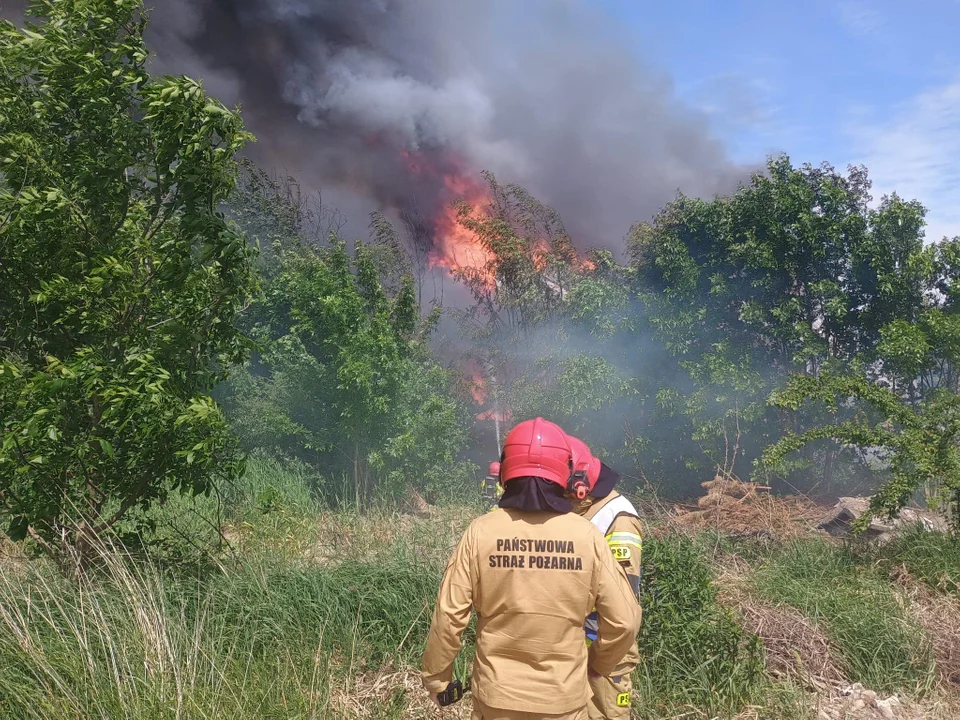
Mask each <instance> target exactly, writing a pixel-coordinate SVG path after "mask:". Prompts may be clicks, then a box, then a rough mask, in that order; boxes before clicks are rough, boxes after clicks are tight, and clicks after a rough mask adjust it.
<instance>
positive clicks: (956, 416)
mask: <svg viewBox="0 0 960 720" xmlns="http://www.w3.org/2000/svg"><path fill="white" fill-rule="evenodd" d="M807 401H811V402H817V401H819V402H820V403H822V404H825V405H826V407H827V409H828V411H829V413H830V414H831V415H836V414H838V411H839V409H840V407H841V405H844V406H847V408H849V407H851V406H852V407H853V408H855V411H854V412H852V413H851V412H849V410H848V411H847V412H846V413H844V414H845V415H847V416H848V419H845V420H842V421H839V422H835V423H829V422H828V423H824V424H821V425H815V426H813V427H810V428H808V429H806V430H804V431H803V432H799V433H795V432H788V433H787V434H786V435H785V436H784V437H783V438H781V439H780V440H779V441H778V442H777V443H775V444H774V445H772V446H771V447H769V448H768V449H767V450H766V451H765V453H764V455H763V461H764V462H765V464H766V465H767V466H768V467H773V468H776V467H777V466H778V465H779V464H781V463H782V462H783V460H784V458H785V457H786V456H787V454H788V453H790V452H793V451H795V450H799V449H800V448H802V447H803V446H804V445H806V444H807V443H810V442H813V441H815V440H820V439H823V438H830V439H833V440H836V441H837V442H840V443H845V444H848V445H853V446H857V447H861V448H867V449H869V450H870V451H871V452H872V454H873V455H874V457H875V459H876V461H877V462H879V463H883V465H884V466H886V467H887V468H889V472H890V475H891V478H890V479H889V480H888V481H887V482H885V483H883V484H882V485H881V486H880V487H879V488H878V490H877V492H876V493H875V494H874V495H873V497H872V498H871V502H870V510H871V512H870V514H868V515H864V516H862V517H861V518H860V521H859V529H861V530H863V529H865V528H866V526H867V525H868V524H869V522H870V519H871V517H874V516H886V517H895V516H896V514H897V513H898V512H899V511H900V509H901V508H902V507H903V506H904V505H906V504H907V503H908V502H909V501H910V500H911V499H913V498H914V497H915V496H916V494H917V492H918V491H920V490H923V491H925V492H926V494H927V499H928V500H929V501H932V504H933V505H934V506H935V507H940V508H941V509H943V510H945V511H946V513H947V515H948V517H950V519H951V520H952V522H953V525H954V528H955V529H960V396H958V395H957V394H956V393H953V392H950V391H948V390H943V389H938V390H936V391H934V392H931V393H929V394H927V396H926V397H924V398H923V399H922V400H920V401H918V402H915V403H907V402H905V401H904V398H903V397H902V395H900V394H898V393H896V392H894V391H893V390H890V389H889V388H886V387H882V386H881V385H878V384H876V383H872V382H870V381H869V380H866V379H864V378H862V377H856V376H852V377H851V376H847V377H844V376H833V375H830V374H824V375H821V376H820V377H817V378H814V377H805V376H795V377H794V378H792V379H791V380H790V382H788V383H787V385H786V387H785V388H784V389H783V390H780V391H778V392H776V393H774V395H773V396H772V398H771V403H772V404H773V405H775V406H777V407H781V408H788V409H790V410H794V411H796V410H798V409H799V408H800V407H801V406H802V405H803V404H804V403H805V402H807Z"/></svg>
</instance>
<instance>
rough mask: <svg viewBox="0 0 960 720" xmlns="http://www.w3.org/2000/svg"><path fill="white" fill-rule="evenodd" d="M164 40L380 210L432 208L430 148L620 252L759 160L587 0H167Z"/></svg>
mask: <svg viewBox="0 0 960 720" xmlns="http://www.w3.org/2000/svg"><path fill="white" fill-rule="evenodd" d="M149 42H150V44H151V47H152V50H153V51H155V52H156V54H157V58H158V60H157V62H158V67H159V68H160V69H162V70H164V71H168V72H176V73H181V72H183V73H188V74H193V75H199V76H201V77H204V78H205V79H206V82H207V86H208V88H209V89H210V90H211V91H213V92H214V93H216V94H218V95H219V96H221V97H222V98H223V99H225V100H226V101H228V102H233V101H236V102H240V103H242V106H243V109H244V113H245V116H246V118H247V121H248V124H249V126H250V127H251V129H252V130H253V132H254V133H256V135H257V136H258V143H257V146H256V148H255V149H254V150H253V153H254V154H255V157H256V158H257V159H258V160H259V161H260V162H261V163H262V164H265V165H267V166H274V167H281V168H283V169H285V170H286V171H288V172H290V173H292V174H294V175H297V176H298V177H300V178H301V179H302V180H303V181H304V182H305V183H306V184H307V185H308V186H313V187H323V188H324V189H325V190H339V193H340V197H341V198H344V200H345V201H346V202H349V200H348V199H346V198H348V197H349V196H353V197H354V198H355V199H356V198H359V199H360V205H364V204H365V202H364V201H368V202H366V204H367V205H368V206H369V207H370V208H374V209H381V208H401V209H402V208H404V207H406V206H409V205H410V204H416V205H417V206H419V208H420V209H421V210H425V212H426V213H427V215H429V214H430V213H431V212H432V210H433V208H431V207H430V205H431V203H433V202H435V200H436V196H437V187H436V185H435V183H434V184H433V185H431V183H430V182H427V181H425V180H424V178H423V177H422V176H421V177H412V176H411V172H410V169H409V163H408V162H407V160H406V159H405V156H404V152H405V151H406V152H414V153H420V154H422V155H423V156H425V158H426V160H427V161H428V162H431V163H434V164H436V165H437V166H442V165H443V163H444V162H448V161H450V160H455V161H458V162H457V167H461V166H463V165H464V164H465V165H466V166H467V167H469V168H471V170H472V171H478V170H480V169H488V170H491V171H493V172H494V173H495V174H496V175H497V176H498V178H499V179H501V180H502V181H506V182H516V183H519V184H522V185H524V186H526V187H527V188H528V189H529V190H531V191H532V192H533V193H534V194H535V195H537V196H539V197H540V198H541V199H542V200H543V201H545V202H546V203H548V204H550V205H552V206H554V207H556V208H557V209H558V210H559V211H560V214H561V216H562V217H563V218H564V220H565V222H566V224H567V227H568V229H569V230H570V231H571V234H572V235H573V237H574V240H575V241H576V242H577V243H578V244H579V245H581V246H589V245H601V246H606V247H609V248H613V249H615V250H619V249H620V248H621V247H622V243H621V239H622V237H623V235H624V233H625V232H626V231H627V229H628V228H629V226H630V224H631V223H632V222H634V221H636V220H641V219H647V218H648V217H649V216H650V215H651V214H653V213H654V212H655V211H656V210H657V208H658V207H660V206H661V205H662V204H663V203H664V202H665V201H667V200H669V199H670V198H671V197H673V195H674V194H675V193H676V191H677V190H678V189H681V190H683V191H684V192H686V193H688V194H692V195H701V196H703V195H707V196H709V195H712V194H714V193H715V192H720V191H725V190H729V189H731V188H732V187H733V186H734V184H735V182H736V178H738V177H741V176H742V175H743V172H742V170H741V169H739V168H737V167H735V166H734V165H733V164H732V163H731V162H730V161H729V159H728V157H727V155H726V154H725V152H724V148H723V147H722V145H721V144H720V143H719V142H718V141H717V140H716V139H715V138H714V137H713V136H712V135H711V133H710V130H709V128H708V127H707V125H706V122H705V119H704V118H703V117H701V116H699V115H698V114H697V113H695V112H693V111H691V110H689V109H687V108H685V107H684V106H683V105H682V104H681V103H679V102H678V101H677V100H676V98H675V96H674V94H673V89H672V87H671V84H670V82H669V80H668V79H667V78H665V77H663V76H661V75H659V74H657V73H656V72H654V71H653V70H651V69H650V68H649V67H647V66H645V65H644V64H643V63H642V62H641V59H640V58H639V57H638V54H637V52H636V51H635V48H634V47H633V45H632V42H634V40H632V39H631V38H630V37H628V36H626V35H625V34H622V33H620V32H619V31H618V30H617V28H616V26H615V24H614V22H613V20H612V19H611V18H609V17H607V16H605V15H604V14H603V12H602V11H601V10H599V9H596V8H591V7H589V6H588V4H587V3H586V2H570V1H569V0H524V2H515V1H514V0H484V1H483V2H477V1H476V0H164V2H163V3H157V6H156V8H155V9H154V11H153V24H152V28H151V35H150V37H149ZM431 177H433V178H436V175H433V176H431Z"/></svg>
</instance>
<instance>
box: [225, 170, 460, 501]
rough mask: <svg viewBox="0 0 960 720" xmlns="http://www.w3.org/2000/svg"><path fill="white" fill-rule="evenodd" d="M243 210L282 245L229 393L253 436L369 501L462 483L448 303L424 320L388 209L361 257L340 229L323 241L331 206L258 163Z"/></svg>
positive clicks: (233, 412) (274, 245)
mask: <svg viewBox="0 0 960 720" xmlns="http://www.w3.org/2000/svg"><path fill="white" fill-rule="evenodd" d="M231 212H232V213H233V214H234V215H235V216H236V217H237V218H238V222H239V223H240V225H241V227H243V228H244V229H245V231H246V232H247V233H248V238H249V239H250V241H251V242H255V243H258V244H260V246H261V247H264V246H265V245H266V243H267V242H269V244H270V248H271V249H270V257H269V259H268V262H266V263H265V264H264V281H263V288H262V293H261V294H260V296H259V297H258V298H257V301H256V303H255V304H254V306H253V307H252V308H251V312H250V315H249V327H248V330H249V332H250V334H251V336H252V337H253V338H254V340H255V342H256V343H257V347H258V352H257V354H256V357H255V358H254V361H253V362H252V363H251V364H250V365H249V366H248V368H247V370H246V371H245V372H243V373H238V375H237V376H236V378H235V379H234V380H233V381H232V382H231V384H230V386H229V391H228V394H227V395H226V396H225V398H224V403H225V405H226V407H227V409H228V412H229V414H230V417H231V418H232V422H233V425H234V427H235V428H236V430H237V432H238V434H239V435H240V436H241V438H242V440H243V442H244V444H245V446H247V447H249V448H251V449H252V448H261V449H266V450H268V451H270V452H271V453H273V454H276V455H285V456H293V457H297V458H299V459H300V460H305V461H307V462H310V463H312V464H314V465H316V466H318V467H319V468H320V470H321V472H322V473H323V474H325V475H327V476H328V477H330V476H333V477H344V476H346V477H349V478H351V479H352V483H351V485H352V487H351V488H350V489H351V491H352V495H353V498H352V499H354V500H356V501H361V502H362V501H366V500H368V499H370V498H371V496H372V495H373V493H374V491H382V492H384V493H386V494H393V495H397V494H399V493H400V492H402V491H404V490H406V489H407V488H415V489H418V490H421V491H427V492H428V493H429V494H431V495H433V496H436V495H437V494H439V493H441V492H442V491H443V490H444V488H448V487H450V486H451V485H454V486H455V485H457V484H458V483H460V482H462V481H464V480H465V479H466V477H467V475H468V474H470V471H469V467H468V466H467V465H465V464H464V463H462V462H460V460H459V458H458V455H459V454H460V452H461V451H462V449H463V447H464V446H465V444H466V441H467V433H468V429H469V420H468V417H467V416H466V415H465V408H464V406H463V404H462V403H461V402H460V401H459V400H458V399H457V398H456V397H455V396H454V394H453V393H452V392H451V376H450V373H449V372H448V371H446V370H444V369H443V368H442V367H440V366H439V365H438V364H437V362H436V361H435V360H434V359H432V357H431V355H430V352H429V347H428V344H427V342H428V339H429V336H430V333H431V331H432V330H433V328H434V327H435V326H436V323H437V320H438V318H439V314H438V313H439V311H438V310H435V311H433V312H431V313H430V314H428V316H427V317H426V318H425V319H422V318H421V315H420V307H419V305H418V302H417V296H416V289H415V286H414V281H413V278H412V276H411V274H410V270H411V266H410V263H409V261H408V260H407V257H406V255H405V254H404V250H403V247H402V244H401V243H400V242H399V240H398V238H397V235H396V233H395V232H394V231H393V228H392V227H391V226H390V225H389V223H388V222H387V221H386V219H385V218H383V216H381V215H379V214H375V215H374V216H373V222H372V230H373V242H372V243H369V244H368V243H362V242H358V243H356V246H355V249H354V251H353V252H352V253H351V252H350V251H349V250H348V248H347V245H346V243H345V242H344V241H342V240H341V239H339V238H338V237H337V236H336V235H335V234H331V235H330V242H329V243H328V244H324V245H320V244H318V243H317V242H316V239H317V235H316V228H317V224H318V221H322V211H318V210H317V209H316V208H315V207H314V208H310V207H309V206H307V207H306V208H305V207H304V205H303V204H302V203H301V202H300V200H299V197H298V195H297V194H296V193H295V192H292V191H291V185H290V184H289V183H288V182H277V181H275V180H272V179H270V178H269V177H268V176H266V175H265V174H263V173H262V172H260V171H258V170H256V169H255V168H247V169H246V172H245V173H244V183H243V184H242V196H241V197H239V198H237V201H236V202H233V203H231ZM327 490H328V491H329V492H330V493H334V492H336V491H335V490H333V489H332V488H328V489H327ZM340 494H341V496H342V495H343V494H344V493H343V490H342V489H341V491H340ZM341 499H343V498H342V497H341Z"/></svg>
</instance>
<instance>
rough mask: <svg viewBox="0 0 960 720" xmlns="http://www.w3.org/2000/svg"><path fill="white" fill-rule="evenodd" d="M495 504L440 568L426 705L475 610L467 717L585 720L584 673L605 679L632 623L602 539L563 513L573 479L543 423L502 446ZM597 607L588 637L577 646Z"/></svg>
mask: <svg viewBox="0 0 960 720" xmlns="http://www.w3.org/2000/svg"><path fill="white" fill-rule="evenodd" d="M500 477H501V481H502V482H503V484H504V492H503V495H502V496H501V498H500V501H499V507H498V508H496V509H494V510H493V511H492V512H489V513H485V514H483V515H482V516H480V517H479V518H477V519H476V520H474V521H473V522H472V523H471V524H470V527H469V528H467V530H466V532H464V534H463V536H462V537H461V539H460V542H459V543H458V545H457V548H456V550H455V551H454V553H453V556H452V557H451V558H450V561H449V562H448V564H447V568H446V571H445V572H444V575H443V580H442V581H441V584H440V592H439V594H438V596H437V604H436V608H435V610H434V613H433V620H432V622H431V626H430V634H429V636H428V639H427V647H426V650H425V652H424V655H423V667H422V678H423V684H424V687H425V688H426V689H427V691H428V692H429V693H430V695H431V697H432V698H433V700H434V702H437V695H438V693H440V692H442V691H445V690H446V689H447V688H448V686H449V685H450V683H451V679H452V671H453V663H454V660H455V659H456V656H457V654H458V652H459V651H460V637H461V634H462V633H463V631H464V629H465V628H466V626H467V623H468V621H469V619H470V611H471V609H473V610H474V611H475V612H476V614H477V635H476V659H475V661H474V669H473V683H472V691H473V702H474V710H473V718H474V720H499V719H502V720H514V719H516V720H519V719H521V718H523V719H529V720H532V719H533V718H555V719H557V720H586V718H587V703H588V701H589V696H590V690H589V685H588V682H587V675H588V664H589V672H590V673H593V674H596V675H600V676H603V677H608V676H609V675H610V674H611V673H612V672H613V671H614V670H615V668H616V667H617V665H618V663H620V662H621V660H622V659H623V657H624V655H625V654H626V653H627V651H628V650H629V649H630V645H631V643H632V642H633V641H634V637H635V636H636V633H637V629H638V627H639V624H640V613H639V608H638V607H637V603H636V601H635V600H634V598H633V595H632V594H631V592H630V588H629V585H628V584H627V580H626V577H625V575H624V571H623V568H622V567H620V566H619V565H618V564H617V563H616V562H615V561H614V559H613V556H612V555H611V554H610V551H609V550H608V548H607V545H606V543H605V542H604V539H603V536H602V535H601V534H600V533H599V532H597V530H596V528H595V527H594V526H593V525H591V524H590V523H589V522H588V521H587V520H585V519H584V518H582V517H580V516H578V515H576V514H575V513H573V512H571V511H572V509H573V507H572V504H571V502H570V500H569V499H568V498H567V493H568V492H573V493H574V494H575V495H576V494H577V493H578V492H579V493H580V494H581V495H583V496H585V494H586V491H587V490H588V489H589V488H588V487H587V486H586V483H585V482H582V481H580V480H579V479H578V478H576V477H575V474H574V472H573V463H572V456H571V452H570V447H569V444H568V442H567V437H566V434H565V433H564V432H563V430H561V429H560V428H559V427H558V426H557V425H554V424H553V423H550V422H547V421H545V420H544V419H543V418H536V419H535V420H527V421H525V422H522V423H520V424H519V425H517V426H516V427H515V428H514V429H513V430H512V431H511V432H510V434H509V435H508V436H507V438H506V441H505V443H504V450H503V456H502V462H501V467H500ZM593 608H596V609H597V613H598V619H597V623H598V627H599V634H600V637H599V639H598V640H597V641H596V642H594V643H593V645H592V646H591V647H590V650H589V653H588V649H587V646H586V645H585V644H584V642H583V623H584V621H585V620H586V617H587V615H588V614H590V612H591V610H593Z"/></svg>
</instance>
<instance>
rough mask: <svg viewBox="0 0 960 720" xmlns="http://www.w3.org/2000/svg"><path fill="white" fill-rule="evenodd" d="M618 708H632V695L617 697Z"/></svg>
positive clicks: (622, 694) (623, 694) (625, 694)
mask: <svg viewBox="0 0 960 720" xmlns="http://www.w3.org/2000/svg"><path fill="white" fill-rule="evenodd" d="M617 707H630V693H620V694H619V695H617Z"/></svg>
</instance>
